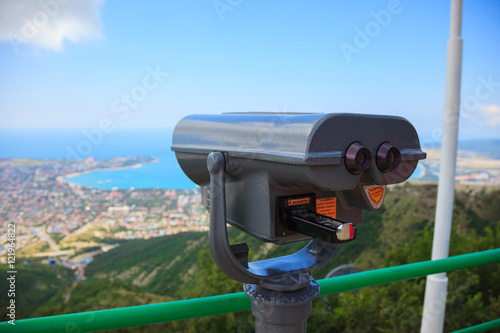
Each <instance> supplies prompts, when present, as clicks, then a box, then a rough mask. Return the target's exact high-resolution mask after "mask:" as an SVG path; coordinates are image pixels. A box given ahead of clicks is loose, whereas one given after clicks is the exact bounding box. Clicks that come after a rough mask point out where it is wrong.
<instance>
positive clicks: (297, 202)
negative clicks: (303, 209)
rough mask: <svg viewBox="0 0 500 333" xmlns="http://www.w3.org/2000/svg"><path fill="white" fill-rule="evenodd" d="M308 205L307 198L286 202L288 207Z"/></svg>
mask: <svg viewBox="0 0 500 333" xmlns="http://www.w3.org/2000/svg"><path fill="white" fill-rule="evenodd" d="M308 203H309V197H307V198H300V199H293V200H288V206H296V205H305V204H308Z"/></svg>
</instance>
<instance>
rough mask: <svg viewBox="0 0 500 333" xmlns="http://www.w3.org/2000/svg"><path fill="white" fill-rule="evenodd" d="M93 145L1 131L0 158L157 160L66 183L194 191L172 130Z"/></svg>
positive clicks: (71, 136)
mask: <svg viewBox="0 0 500 333" xmlns="http://www.w3.org/2000/svg"><path fill="white" fill-rule="evenodd" d="M87 133H88V132H87ZM93 140H94V142H91V140H90V139H89V138H88V136H86V135H85V134H84V132H83V131H82V130H80V129H64V130H61V129H54V130H47V129H45V130H40V129H34V130H26V129H19V130H16V129H3V130H1V131H0V158H34V159H73V158H75V156H74V153H75V152H76V153H77V154H78V155H79V156H80V157H81V158H87V157H90V156H92V157H93V158H110V157H119V156H155V157H157V158H158V160H159V162H158V163H151V164H146V165H144V166H142V167H141V168H130V169H121V170H110V171H98V172H92V173H87V174H83V175H80V176H77V177H72V178H68V179H67V180H68V181H70V182H72V183H75V184H79V185H84V186H89V187H94V188H100V189H111V188H113V187H117V188H121V189H129V188H131V187H135V188H176V189H192V188H195V187H196V185H195V184H194V183H193V182H192V181H191V180H190V179H189V178H187V176H186V175H185V174H184V172H183V171H182V170H181V169H180V167H179V166H178V164H177V160H176V158H175V155H174V153H173V152H172V151H170V146H171V142H172V130H171V129H170V130H169V129H165V130H159V129H158V130H123V129H116V130H115V131H113V132H112V133H109V134H103V135H102V137H93ZM82 147H84V148H87V150H84V149H83V148H82ZM79 148H80V150H78V149H79ZM422 171H423V170H422V168H421V167H420V166H418V167H417V169H416V170H415V172H414V173H413V175H412V176H411V177H410V179H418V178H420V177H421V176H422Z"/></svg>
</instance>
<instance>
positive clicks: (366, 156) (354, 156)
mask: <svg viewBox="0 0 500 333" xmlns="http://www.w3.org/2000/svg"><path fill="white" fill-rule="evenodd" d="M371 163H372V153H371V152H370V150H369V149H368V148H366V147H365V146H363V145H362V144H361V142H353V143H351V145H350V146H349V147H348V148H347V150H346V152H345V167H346V169H347V171H349V172H350V173H352V174H353V175H357V174H358V173H360V172H361V171H365V170H366V169H368V168H369V167H370V164H371Z"/></svg>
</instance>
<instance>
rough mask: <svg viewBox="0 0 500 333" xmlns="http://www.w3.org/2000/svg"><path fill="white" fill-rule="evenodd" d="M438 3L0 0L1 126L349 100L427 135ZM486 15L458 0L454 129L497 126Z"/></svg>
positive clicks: (497, 133)
mask: <svg viewBox="0 0 500 333" xmlns="http://www.w3.org/2000/svg"><path fill="white" fill-rule="evenodd" d="M449 15H450V3H449V1H430V0H427V1H425V0H413V1H410V0H401V1H396V0H389V1H387V0H383V1H373V0H371V1H347V0H343V1H327V0H316V1H305V0H304V1H286V2H285V1H274V2H272V3H271V2H269V1H263V0H256V1H247V0H220V1H212V0H203V1H200V0H198V1H193V0H184V1H180V0H176V1H173V0H172V1H170V0H169V1H117V0H115V1H102V0H88V1H79V0H73V1H69V0H37V1H32V0H27V1H17V0H1V2H0V101H1V102H0V128H4V129H5V128H99V127H100V126H102V127H103V128H120V129H121V128H123V129H126V128H136V127H138V128H151V129H159V128H173V127H174V126H175V124H176V123H177V121H178V120H179V119H180V118H182V117H184V116H186V115H188V114H194V113H221V112H234V111H288V112H355V113H376V114H391V115H400V116H403V117H406V118H407V119H409V120H410V121H411V122H412V123H413V124H414V125H415V127H416V128H417V130H418V132H419V133H420V135H421V137H422V138H432V137H434V138H437V139H438V138H439V132H440V128H441V126H442V117H443V116H442V114H443V105H444V82H445V65H446V42H447V40H448V35H449ZM499 17H500V2H499V1H497V0H465V1H464V13H463V29H462V35H463V39H464V55H463V76H462V101H463V102H464V103H468V104H466V105H465V104H464V105H463V108H462V114H463V115H462V117H461V119H460V138H461V139H471V138H497V139H500V20H499V19H498V18H499ZM30 28H32V29H31V30H30ZM33 28H34V29H33ZM359 31H361V33H360V32H359ZM363 35H364V36H363ZM346 45H349V46H346ZM346 48H347V49H348V50H350V51H351V53H349V52H346V51H345V50H346ZM353 50H355V51H353ZM167 73H168V74H167Z"/></svg>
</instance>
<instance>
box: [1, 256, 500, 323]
mask: <svg viewBox="0 0 500 333" xmlns="http://www.w3.org/2000/svg"><path fill="white" fill-rule="evenodd" d="M496 262H500V249H494V250H488V251H482V252H476V253H469V254H464V255H460V256H455V257H450V258H446V259H440V260H434V261H423V262H417V263H413V264H408V265H401V266H395V267H388V268H382V269H377V270H373V271H367V272H361V273H356V274H350V275H345V276H339V277H335V278H331V279H325V280H320V281H318V282H319V284H320V285H321V293H320V296H325V295H331V294H336V293H340V292H344V291H349V290H354V289H360V288H364V287H371V286H375V285H379V284H384V283H390V282H395V281H401V280H407V279H412V278H417V277H421V276H426V275H429V274H436V273H442V272H449V271H454V270H458V269H463V268H468V267H474V266H480V265H485V264H492V263H496ZM193 309H196V311H193ZM249 309H250V299H249V298H248V297H247V296H246V295H245V294H244V293H243V292H241V293H235V294H228V295H220V296H212V297H205V298H198V299H190V300H184V301H175V302H168V303H159V304H150V305H140V306H132V307H127V308H119V309H110V310H100V311H91V312H80V313H72V314H66V315H58V316H50V317H40V318H31V319H22V320H16V322H15V323H16V325H15V326H14V325H11V324H9V323H8V322H1V323H0V332H37V333H42V332H96V331H103V330H110V329H117V328H125V327H134V326H142V325H150V324H157V323H164V322H168V321H174V320H182V319H190V318H197V317H204V316H213V315H217V314H222V313H229V312H236V311H242V310H249ZM495 327H500V320H494V321H491V322H488V323H484V324H481V325H478V326H475V327H470V328H467V329H465V330H462V331H460V332H482V331H485V330H488V329H492V328H495Z"/></svg>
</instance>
